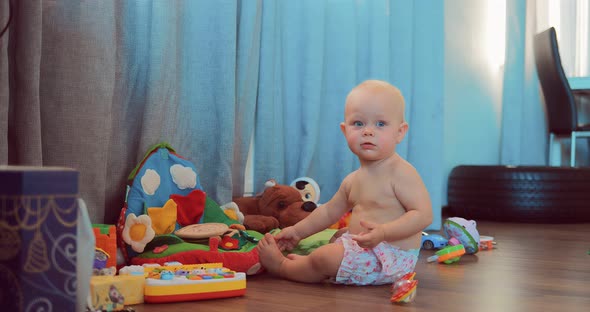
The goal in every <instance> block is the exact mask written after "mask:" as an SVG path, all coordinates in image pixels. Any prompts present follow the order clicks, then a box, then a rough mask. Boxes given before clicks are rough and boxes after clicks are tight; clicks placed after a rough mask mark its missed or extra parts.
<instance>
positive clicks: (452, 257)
mask: <svg viewBox="0 0 590 312" xmlns="http://www.w3.org/2000/svg"><path fill="white" fill-rule="evenodd" d="M464 254H465V247H463V245H461V244H459V245H454V246H447V247H445V248H443V249H441V250H439V251H437V252H436V253H435V254H434V256H430V257H428V259H427V261H428V262H434V261H437V262H438V263H445V264H451V263H453V262H457V261H459V259H460V258H461V256H462V255H464Z"/></svg>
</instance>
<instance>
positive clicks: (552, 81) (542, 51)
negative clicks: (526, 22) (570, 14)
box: [534, 27, 578, 134]
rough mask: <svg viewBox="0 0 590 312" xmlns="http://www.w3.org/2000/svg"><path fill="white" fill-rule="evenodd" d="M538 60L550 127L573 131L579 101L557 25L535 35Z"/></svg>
mask: <svg viewBox="0 0 590 312" xmlns="http://www.w3.org/2000/svg"><path fill="white" fill-rule="evenodd" d="M534 52H535V64H536V67H537V74H538V75H539V82H540V83H541V89H542V91H543V97H544V98H545V107H546V109H547V117H548V122H549V131H550V132H553V133H555V134H569V133H570V132H571V131H573V130H574V129H575V128H576V125H577V122H578V118H577V111H576V103H575V100H574V97H573V94H572V91H571V89H570V85H569V82H568V81H567V77H566V76H565V72H564V71H563V67H562V66H561V58H560V56H559V47H558V45H557V35H556V33H555V28H553V27H551V28H549V29H547V30H545V31H543V32H541V33H538V34H537V35H535V38H534Z"/></svg>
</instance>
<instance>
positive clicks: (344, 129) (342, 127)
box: [340, 122, 346, 134]
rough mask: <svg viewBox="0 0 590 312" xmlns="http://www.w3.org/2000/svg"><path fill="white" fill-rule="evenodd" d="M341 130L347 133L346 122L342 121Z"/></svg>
mask: <svg viewBox="0 0 590 312" xmlns="http://www.w3.org/2000/svg"><path fill="white" fill-rule="evenodd" d="M340 131H342V134H346V124H344V122H341V123H340Z"/></svg>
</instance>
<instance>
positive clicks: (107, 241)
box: [92, 224, 117, 268]
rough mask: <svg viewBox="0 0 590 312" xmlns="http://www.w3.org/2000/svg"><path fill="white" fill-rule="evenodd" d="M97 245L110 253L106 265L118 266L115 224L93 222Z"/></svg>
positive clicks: (108, 266)
mask: <svg viewBox="0 0 590 312" xmlns="http://www.w3.org/2000/svg"><path fill="white" fill-rule="evenodd" d="M92 226H93V227H92V230H93V231H94V238H95V240H96V247H98V248H100V249H102V250H104V252H105V253H106V254H107V255H108V259H107V263H106V267H107V268H110V267H116V266H117V229H116V228H115V226H114V225H108V224H93V225H92Z"/></svg>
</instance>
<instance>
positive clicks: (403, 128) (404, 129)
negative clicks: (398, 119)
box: [395, 121, 410, 144]
mask: <svg viewBox="0 0 590 312" xmlns="http://www.w3.org/2000/svg"><path fill="white" fill-rule="evenodd" d="M409 127H410V126H409V125H408V123H407V122H405V121H404V122H402V123H401V124H400V125H399V128H398V129H397V135H396V137H395V141H396V142H397V144H399V143H401V141H402V140H403V139H404V137H405V136H406V133H408V128H409Z"/></svg>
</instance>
